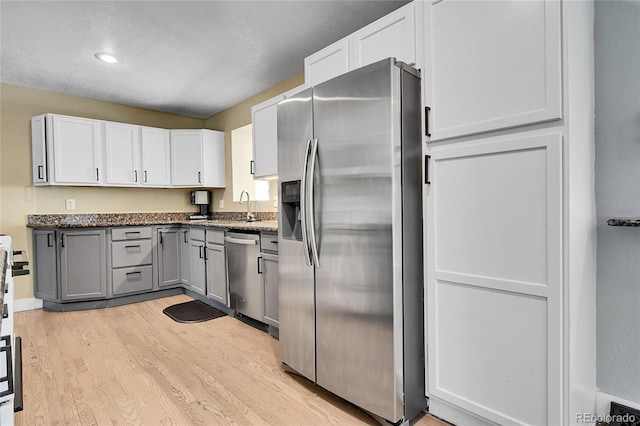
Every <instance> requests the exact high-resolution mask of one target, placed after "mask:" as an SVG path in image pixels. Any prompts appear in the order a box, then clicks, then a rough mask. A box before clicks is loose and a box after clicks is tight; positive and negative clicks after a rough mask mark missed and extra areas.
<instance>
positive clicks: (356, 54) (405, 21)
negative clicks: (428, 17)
mask: <svg viewBox="0 0 640 426" xmlns="http://www.w3.org/2000/svg"><path fill="white" fill-rule="evenodd" d="M349 41H350V52H351V69H356V68H360V67H363V66H365V65H369V64H372V63H374V62H377V61H379V60H381V59H385V58H389V57H395V58H396V59H397V60H399V61H402V62H405V63H407V64H410V65H415V64H416V62H417V61H416V23H415V3H409V4H407V5H406V6H403V7H401V8H400V9H398V10H396V11H394V12H391V13H390V14H388V15H386V16H383V17H382V18H380V19H378V20H377V21H375V22H373V23H372V24H369V25H367V26H366V27H364V28H362V29H361V30H358V31H356V32H355V33H353V34H351V35H350V36H349Z"/></svg>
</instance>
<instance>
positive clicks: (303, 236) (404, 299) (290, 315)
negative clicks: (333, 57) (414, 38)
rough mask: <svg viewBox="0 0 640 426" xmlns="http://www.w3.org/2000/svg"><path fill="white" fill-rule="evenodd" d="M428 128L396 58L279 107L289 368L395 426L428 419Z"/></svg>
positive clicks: (283, 326)
mask: <svg viewBox="0 0 640 426" xmlns="http://www.w3.org/2000/svg"><path fill="white" fill-rule="evenodd" d="M420 120H421V114H420V77H419V72H418V71H416V70H414V69H413V68H411V67H409V66H407V65H405V64H402V63H400V62H396V61H394V60H393V59H391V58H389V59H385V60H383V61H380V62H376V63H374V64H371V65H368V66H365V67H363V68H359V69H357V70H354V71H352V72H349V73H347V74H344V75H341V76H339V77H336V78H334V79H332V80H330V81H327V82H324V83H322V84H319V85H317V86H315V87H313V88H310V89H307V90H305V91H303V92H301V93H299V94H298V95H296V96H293V97H291V98H288V99H286V100H284V101H282V102H281V103H280V104H279V105H278V177H279V181H280V188H279V204H280V206H279V207H280V208H279V224H278V225H279V228H278V247H279V273H280V342H281V345H282V357H283V364H282V365H283V367H284V368H285V369H287V370H290V371H293V372H295V373H297V374H300V375H302V376H305V377H307V378H308V379H309V380H312V381H314V382H316V383H317V384H318V385H320V386H321V387H323V388H325V389H327V390H329V391H331V392H332V393H334V394H336V395H338V396H340V397H342V398H344V399H346V400H348V401H350V402H352V403H353V404H355V405H357V406H359V407H361V408H363V409H364V410H366V411H368V412H370V413H372V414H373V415H375V416H378V417H380V418H382V419H385V420H388V421H390V422H393V423H397V422H401V421H404V420H409V419H412V418H414V417H415V416H417V415H418V414H419V413H420V412H422V411H423V410H424V409H426V397H425V388H424V369H425V360H424V343H423V336H424V333H423V268H422V179H423V178H422V164H423V163H422V156H421V135H420V131H421V130H420V129H421V126H420Z"/></svg>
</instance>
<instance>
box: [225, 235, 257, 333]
mask: <svg viewBox="0 0 640 426" xmlns="http://www.w3.org/2000/svg"><path fill="white" fill-rule="evenodd" d="M224 241H225V243H226V245H227V262H228V267H229V292H230V293H231V308H233V309H234V310H235V311H236V312H238V313H240V314H242V315H245V316H248V317H250V318H253V319H256V320H258V321H262V300H263V293H262V292H263V289H262V277H260V275H259V274H260V270H259V268H260V263H259V262H260V260H259V259H258V258H259V256H260V235H258V234H244V233H239V232H229V233H227V236H226V237H225V238H224Z"/></svg>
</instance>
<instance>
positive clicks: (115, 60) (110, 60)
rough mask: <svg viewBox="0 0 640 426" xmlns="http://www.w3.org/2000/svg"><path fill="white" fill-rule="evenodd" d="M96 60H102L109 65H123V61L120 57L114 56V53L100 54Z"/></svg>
mask: <svg viewBox="0 0 640 426" xmlns="http://www.w3.org/2000/svg"><path fill="white" fill-rule="evenodd" d="M95 56H96V58H98V59H99V60H101V61H102V62H106V63H107V64H120V63H122V59H121V58H120V56H118V55H114V54H113V53H107V52H99V53H96V55H95Z"/></svg>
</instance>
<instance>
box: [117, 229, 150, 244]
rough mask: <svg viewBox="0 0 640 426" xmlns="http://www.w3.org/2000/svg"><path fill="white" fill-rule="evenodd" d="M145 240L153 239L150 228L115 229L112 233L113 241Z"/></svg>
mask: <svg viewBox="0 0 640 426" xmlns="http://www.w3.org/2000/svg"><path fill="white" fill-rule="evenodd" d="M143 238H151V228H150V227H148V226H145V227H131V228H129V227H127V228H113V230H112V231H111V241H121V240H139V239H143Z"/></svg>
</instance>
